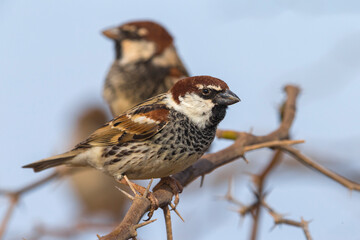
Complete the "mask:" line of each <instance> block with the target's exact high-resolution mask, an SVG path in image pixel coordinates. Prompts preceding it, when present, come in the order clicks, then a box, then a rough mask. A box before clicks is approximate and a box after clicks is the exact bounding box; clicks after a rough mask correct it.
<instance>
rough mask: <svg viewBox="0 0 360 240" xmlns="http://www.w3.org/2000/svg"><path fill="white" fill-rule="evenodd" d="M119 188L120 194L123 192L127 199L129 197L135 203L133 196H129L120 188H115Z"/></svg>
mask: <svg viewBox="0 0 360 240" xmlns="http://www.w3.org/2000/svg"><path fill="white" fill-rule="evenodd" d="M115 187H116V188H117V190H119V191H120V192H122V193H123V194H124V195H125V196H126V197H128V198H129V199H130V200H131V201H134V199H135V198H134V197H133V196H131V195H130V194H128V193H127V192H126V191H124V190H122V189H121V188H119V187H118V186H115Z"/></svg>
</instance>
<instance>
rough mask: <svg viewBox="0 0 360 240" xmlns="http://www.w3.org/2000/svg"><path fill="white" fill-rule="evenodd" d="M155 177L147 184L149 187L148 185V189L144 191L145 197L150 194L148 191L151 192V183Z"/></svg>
mask: <svg viewBox="0 0 360 240" xmlns="http://www.w3.org/2000/svg"><path fill="white" fill-rule="evenodd" d="M153 180H154V179H153V178H152V179H151V180H150V182H149V184H148V185H147V187H146V189H145V192H144V195H143V196H144V197H146V196H147V195H148V193H149V189H150V187H151V184H152V182H153Z"/></svg>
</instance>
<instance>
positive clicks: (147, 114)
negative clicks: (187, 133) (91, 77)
mask: <svg viewBox="0 0 360 240" xmlns="http://www.w3.org/2000/svg"><path fill="white" fill-rule="evenodd" d="M165 97H166V94H162V95H158V96H157V97H154V98H151V99H149V100H147V101H145V102H143V103H141V104H138V105H137V106H135V107H133V108H132V109H130V110H129V111H127V112H125V113H124V114H122V115H120V116H118V117H116V118H114V119H113V120H111V121H110V122H108V123H107V124H105V125H104V126H103V127H101V128H99V129H98V130H96V131H95V132H94V133H93V134H91V135H90V137H89V138H88V139H87V140H85V141H84V142H82V143H80V144H78V145H77V146H76V148H84V147H93V146H110V145H116V144H119V143H125V142H132V141H136V142H139V141H145V140H147V139H149V138H151V137H153V136H154V135H155V134H157V133H158V132H160V131H161V129H163V128H164V127H165V126H166V124H167V123H168V114H169V109H168V108H167V107H166V105H165V102H164V99H165Z"/></svg>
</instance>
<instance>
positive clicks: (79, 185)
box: [68, 106, 126, 221]
mask: <svg viewBox="0 0 360 240" xmlns="http://www.w3.org/2000/svg"><path fill="white" fill-rule="evenodd" d="M105 110H106V109H105V108H104V107H102V106H91V107H90V106H89V107H87V108H85V109H83V110H82V111H81V112H79V116H78V118H77V121H76V123H74V126H73V129H72V131H71V132H72V133H73V139H72V141H71V142H72V144H71V146H73V145H74V144H77V143H79V142H80V141H82V140H84V139H86V138H87V137H88V136H89V135H90V134H91V133H92V132H94V131H95V130H96V129H98V128H99V127H101V126H102V125H104V123H105V122H106V121H107V120H108V119H109V118H108V114H107V113H106V111H105ZM77 169H78V170H79V171H74V172H73V174H69V176H68V177H69V179H70V182H71V187H72V189H73V192H74V194H75V196H76V198H77V199H78V200H79V208H80V209H81V214H82V216H83V217H84V218H86V219H87V220H89V217H92V216H95V217H97V219H98V217H100V216H101V217H103V218H105V219H106V220H107V221H108V220H110V221H118V220H120V219H122V218H123V215H124V210H125V206H126V200H125V197H124V195H123V194H122V193H121V192H120V191H115V188H114V186H116V185H119V184H118V183H117V182H116V181H115V179H114V178H113V177H110V176H107V175H105V174H103V173H102V172H100V171H97V170H96V169H94V168H77ZM77 209H78V208H77Z"/></svg>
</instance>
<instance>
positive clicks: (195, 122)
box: [23, 76, 240, 183]
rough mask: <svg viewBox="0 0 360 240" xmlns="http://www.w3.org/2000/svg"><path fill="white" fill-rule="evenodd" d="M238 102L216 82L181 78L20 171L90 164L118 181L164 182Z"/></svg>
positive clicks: (193, 156)
mask: <svg viewBox="0 0 360 240" xmlns="http://www.w3.org/2000/svg"><path fill="white" fill-rule="evenodd" d="M239 101H240V99H239V97H237V96H236V95H235V94H234V93H233V92H232V91H230V90H229V87H228V85H227V84H226V83H225V82H224V81H222V80H220V79H218V78H214V77H210V76H195V77H188V78H184V79H181V80H179V81H178V82H176V83H175V85H174V86H173V87H172V88H171V89H170V90H169V91H168V92H166V93H163V94H160V95H157V96H155V97H153V98H150V99H148V100H147V101H145V102H143V103H141V104H138V105H136V106H135V107H133V108H131V109H130V110H128V111H126V112H125V113H123V114H121V115H119V116H118V117H116V118H114V119H113V120H111V121H110V122H108V123H106V124H105V125H104V126H103V127H101V128H99V129H98V130H96V131H95V132H94V133H92V134H91V135H90V136H89V137H88V138H87V139H86V140H85V141H83V142H81V143H79V144H78V145H76V146H75V148H74V149H72V150H71V151H69V152H66V153H63V154H60V155H56V156H53V157H50V158H46V159H43V160H40V161H38V162H35V163H31V164H28V165H25V166H23V167H24V168H33V170H34V171H35V172H39V171H42V170H44V169H47V168H51V167H55V166H59V165H69V166H91V167H94V168H96V169H98V170H100V171H102V172H104V173H106V174H108V175H110V176H113V177H114V178H115V179H116V180H118V181H121V182H122V183H124V182H123V181H122V180H123V179H124V177H125V180H127V178H129V179H150V178H166V177H168V176H170V175H172V174H175V173H177V172H180V171H182V170H184V169H186V168H187V167H189V166H190V165H192V164H193V163H194V162H195V161H197V160H198V159H199V158H200V157H201V156H202V155H203V153H204V152H205V151H206V150H207V149H208V148H209V146H210V144H211V142H212V141H213V140H214V137H215V133H216V128H217V126H218V124H219V123H220V122H221V121H222V120H223V119H224V117H225V114H226V109H227V107H228V105H231V104H234V103H237V102H239ZM126 177H127V178H126Z"/></svg>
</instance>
